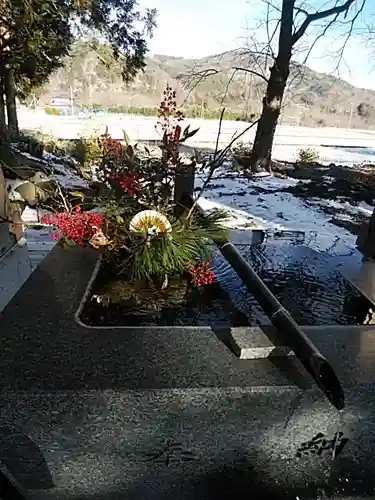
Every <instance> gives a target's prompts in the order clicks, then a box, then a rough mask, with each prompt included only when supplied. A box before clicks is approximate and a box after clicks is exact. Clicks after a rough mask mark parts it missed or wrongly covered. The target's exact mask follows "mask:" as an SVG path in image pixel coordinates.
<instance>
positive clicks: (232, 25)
mask: <svg viewBox="0 0 375 500" xmlns="http://www.w3.org/2000/svg"><path fill="white" fill-rule="evenodd" d="M357 1H358V2H359V1H360V0H357ZM273 3H274V4H275V5H280V4H281V1H280V0H273ZM332 3H333V4H334V2H328V1H327V0H310V2H309V4H310V5H311V4H312V5H313V6H314V7H319V5H326V6H327V5H329V6H330V5H332ZM140 4H141V5H142V6H146V7H155V8H156V9H157V10H158V11H159V16H158V20H157V22H158V27H157V30H156V32H155V35H154V37H153V39H152V40H151V41H150V43H149V48H150V52H151V54H165V55H171V56H183V57H204V56H207V55H212V54H215V53H220V52H223V51H225V50H230V49H234V48H236V47H240V46H243V45H244V37H246V36H247V35H248V34H249V33H250V34H253V35H254V36H255V37H256V38H257V39H258V40H262V37H263V38H264V37H265V36H266V32H265V30H264V29H262V28H258V29H257V30H254V28H255V26H256V25H257V20H259V19H261V18H262V12H263V10H264V4H262V2H261V0H186V1H176V0H141V1H140ZM304 4H305V5H307V4H308V2H304ZM370 4H372V5H371V7H370ZM374 4H375V0H367V6H366V9H367V10H365V12H364V14H363V16H362V19H359V24H358V26H361V25H362V21H363V17H364V18H367V19H368V18H369V16H371V15H372V14H373V13H375V5H374ZM310 10H313V9H310ZM371 11H372V12H371ZM315 29H316V30H318V27H315V28H314V27H312V28H311V30H310V35H309V36H310V38H307V39H305V40H304V42H305V43H308V42H309V39H312V37H313V36H314V30H315ZM339 30H340V28H339V27H336V28H335V29H333V30H332V29H331V30H330V31H329V35H328V36H326V37H324V39H321V40H320V42H319V43H318V44H317V45H316V47H315V49H314V50H313V52H312V53H311V56H310V58H309V62H308V66H310V67H311V68H313V69H315V70H316V71H321V72H325V73H331V74H332V73H335V74H336V75H338V76H340V77H342V78H344V79H345V80H347V81H349V82H350V83H352V84H353V85H356V86H360V87H365V88H372V89H375V68H374V67H373V64H374V63H375V57H374V55H375V54H372V53H371V52H370V49H367V48H366V47H365V46H364V45H363V44H362V43H361V41H360V40H359V38H357V37H355V36H354V37H352V38H351V39H350V41H349V42H348V44H347V46H346V51H345V54H344V60H343V61H342V63H341V65H340V67H339V70H338V72H337V71H334V69H335V68H336V66H337V58H335V57H334V56H333V55H332V54H331V55H327V51H330V52H332V49H333V48H335V47H339V46H340V45H341V44H342V38H338V36H339V35H340V32H339ZM300 57H302V56H300Z"/></svg>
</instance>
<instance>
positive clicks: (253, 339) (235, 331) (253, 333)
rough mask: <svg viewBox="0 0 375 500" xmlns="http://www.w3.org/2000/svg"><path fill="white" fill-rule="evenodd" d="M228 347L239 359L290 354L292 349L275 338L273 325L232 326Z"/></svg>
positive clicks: (275, 333)
mask: <svg viewBox="0 0 375 500" xmlns="http://www.w3.org/2000/svg"><path fill="white" fill-rule="evenodd" d="M266 331H267V333H266ZM228 347H229V348H230V349H231V350H232V351H233V353H234V354H235V355H236V356H237V357H239V358H240V359H264V358H268V357H270V356H290V355H293V351H292V350H291V349H290V347H287V346H285V345H284V344H283V343H282V342H280V340H278V339H277V332H276V330H275V329H274V328H273V327H270V326H266V327H264V328H262V327H259V326H255V327H244V328H232V329H231V332H230V338H229V345H228Z"/></svg>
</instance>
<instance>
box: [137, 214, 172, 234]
mask: <svg viewBox="0 0 375 500" xmlns="http://www.w3.org/2000/svg"><path fill="white" fill-rule="evenodd" d="M129 229H130V231H133V232H137V233H140V232H146V233H147V234H148V235H150V236H156V235H158V234H164V233H170V232H171V231H172V226H171V223H170V222H169V220H168V219H167V217H166V216H165V215H163V214H161V213H160V212H157V211H156V210H143V211H142V212H139V213H138V214H137V215H135V216H134V217H133V218H132V220H131V221H130V227H129Z"/></svg>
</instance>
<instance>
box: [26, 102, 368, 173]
mask: <svg viewBox="0 0 375 500" xmlns="http://www.w3.org/2000/svg"><path fill="white" fill-rule="evenodd" d="M186 121H187V122H188V123H189V124H190V125H191V129H192V130H193V129H195V128H199V132H198V133H197V134H196V135H195V136H194V137H193V138H192V139H190V140H189V141H187V144H188V145H190V146H195V147H204V146H206V147H213V145H214V144H215V141H216V135H217V131H218V121H217V120H199V119H190V118H189V120H186ZM19 122H20V126H21V128H24V129H28V130H42V131H43V132H45V133H51V134H53V135H54V136H56V137H58V138H62V139H75V138H77V137H78V136H79V135H83V134H84V135H88V134H90V133H93V132H94V131H100V132H104V131H105V129H106V127H107V126H108V130H109V132H110V133H111V135H112V136H113V137H115V138H117V139H122V138H123V131H124V130H125V131H126V133H127V134H128V136H129V137H130V139H131V141H132V142H133V143H134V142H137V141H145V140H155V139H159V136H158V135H157V133H156V131H155V127H154V126H155V117H144V116H132V115H121V114H107V115H103V116H96V117H92V118H88V117H77V116H50V115H46V114H45V113H44V112H43V110H40V111H36V110H35V111H31V110H26V109H22V110H20V114H19ZM248 126H249V123H246V122H239V121H229V120H228V121H224V122H223V124H222V131H221V135H220V146H223V145H225V144H228V143H229V142H230V140H231V139H232V137H233V136H234V135H235V134H236V133H238V132H241V131H242V130H244V129H245V128H247V127H248ZM254 134H255V127H253V128H252V129H251V130H249V131H248V132H247V133H246V134H245V135H244V136H243V137H242V138H241V140H243V141H244V142H249V141H250V142H251V141H253V140H254ZM308 147H313V148H314V149H316V150H317V152H318V154H319V157H320V160H321V161H322V162H335V163H346V164H351V163H361V162H364V161H372V160H374V157H375V131H369V130H353V129H341V128H333V127H322V128H309V127H296V126H290V125H280V126H278V127H277V129H276V136H275V146H274V150H273V156H274V158H277V159H278V160H292V161H293V160H295V159H296V158H297V154H298V150H299V149H301V148H308Z"/></svg>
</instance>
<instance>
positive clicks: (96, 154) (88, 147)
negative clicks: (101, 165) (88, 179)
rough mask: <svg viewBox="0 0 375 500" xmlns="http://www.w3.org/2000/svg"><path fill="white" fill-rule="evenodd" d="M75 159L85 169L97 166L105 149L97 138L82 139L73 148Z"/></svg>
mask: <svg viewBox="0 0 375 500" xmlns="http://www.w3.org/2000/svg"><path fill="white" fill-rule="evenodd" d="M72 155H73V157H74V158H75V159H76V160H77V161H78V163H79V164H80V165H81V166H82V167H83V168H86V167H89V166H90V165H95V164H96V163H97V162H99V161H100V160H101V159H102V157H103V147H102V143H101V140H100V138H98V137H97V136H91V137H80V138H79V139H78V140H77V141H76V143H75V145H74V148H73V151H72Z"/></svg>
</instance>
